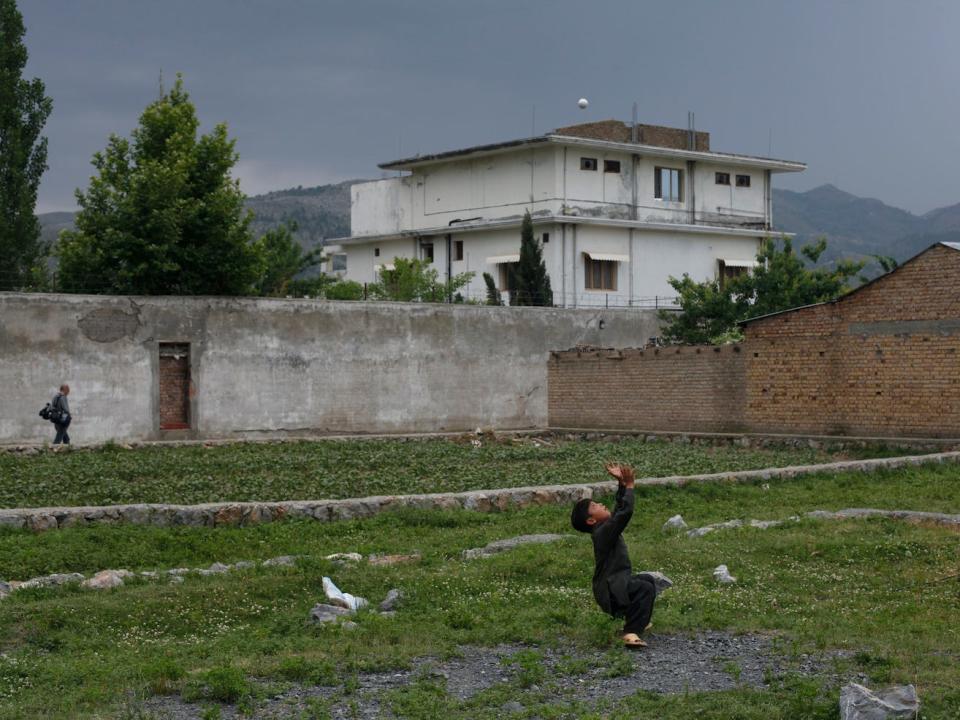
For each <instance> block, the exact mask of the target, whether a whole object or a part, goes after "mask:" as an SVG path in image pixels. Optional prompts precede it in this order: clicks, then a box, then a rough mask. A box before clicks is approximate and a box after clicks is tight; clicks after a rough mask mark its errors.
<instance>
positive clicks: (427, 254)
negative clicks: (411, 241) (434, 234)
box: [420, 243, 433, 263]
mask: <svg viewBox="0 0 960 720" xmlns="http://www.w3.org/2000/svg"><path fill="white" fill-rule="evenodd" d="M420 248H421V251H422V252H423V259H424V260H426V261H427V262H428V263H432V262H433V243H423V245H421V246H420Z"/></svg>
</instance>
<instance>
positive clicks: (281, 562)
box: [262, 555, 297, 567]
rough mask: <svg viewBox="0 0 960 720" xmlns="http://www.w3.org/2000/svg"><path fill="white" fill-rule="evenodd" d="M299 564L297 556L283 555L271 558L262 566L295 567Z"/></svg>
mask: <svg viewBox="0 0 960 720" xmlns="http://www.w3.org/2000/svg"><path fill="white" fill-rule="evenodd" d="M296 564H297V556H296V555H281V556H280V557H275V558H270V559H269V560H264V561H263V563H262V565H263V566H264V567H281V566H282V567H293V566H294V565H296Z"/></svg>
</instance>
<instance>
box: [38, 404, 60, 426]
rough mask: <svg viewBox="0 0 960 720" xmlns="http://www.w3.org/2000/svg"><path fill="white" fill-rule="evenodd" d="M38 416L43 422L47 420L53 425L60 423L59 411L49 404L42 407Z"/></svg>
mask: <svg viewBox="0 0 960 720" xmlns="http://www.w3.org/2000/svg"><path fill="white" fill-rule="evenodd" d="M39 415H40V417H42V418H43V419H44V420H49V421H50V422H52V423H54V424H56V423H58V422H60V411H59V410H57V409H56V408H54V407H53V405H51V404H50V403H47V404H46V405H44V406H43V409H42V410H41V411H40V413H39Z"/></svg>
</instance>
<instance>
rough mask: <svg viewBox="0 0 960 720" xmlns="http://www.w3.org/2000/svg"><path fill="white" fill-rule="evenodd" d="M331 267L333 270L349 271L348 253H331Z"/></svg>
mask: <svg viewBox="0 0 960 720" xmlns="http://www.w3.org/2000/svg"><path fill="white" fill-rule="evenodd" d="M330 269H331V270H332V271H333V272H346V271H347V254H346V253H337V254H336V255H331V256H330Z"/></svg>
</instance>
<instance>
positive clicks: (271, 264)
mask: <svg viewBox="0 0 960 720" xmlns="http://www.w3.org/2000/svg"><path fill="white" fill-rule="evenodd" d="M296 231H297V225H296V223H290V224H289V225H288V224H283V225H280V226H278V227H276V228H273V229H272V230H268V231H267V232H266V233H264V234H263V235H262V236H261V237H260V239H259V240H257V241H256V242H255V243H254V244H253V248H254V251H255V252H256V254H257V256H258V258H259V259H260V277H259V278H258V280H257V282H256V286H255V288H254V290H255V292H256V294H257V295H267V296H273V297H280V296H283V295H286V294H287V293H288V292H296V294H301V295H302V294H311V295H312V294H316V293H315V292H314V293H307V292H304V291H305V290H306V289H307V288H308V287H309V288H312V287H313V285H314V284H315V283H313V281H314V278H309V279H306V280H304V281H303V282H301V283H298V284H297V285H294V284H293V283H294V278H295V277H296V276H297V275H299V274H300V273H302V272H304V271H305V270H309V269H310V268H312V267H315V266H317V265H319V264H320V263H321V262H323V252H322V250H321V249H320V248H315V249H313V250H311V251H309V252H306V253H305V252H304V251H303V248H302V247H300V243H298V242H297V240H296V238H294V236H293V233H295V232H296Z"/></svg>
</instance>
